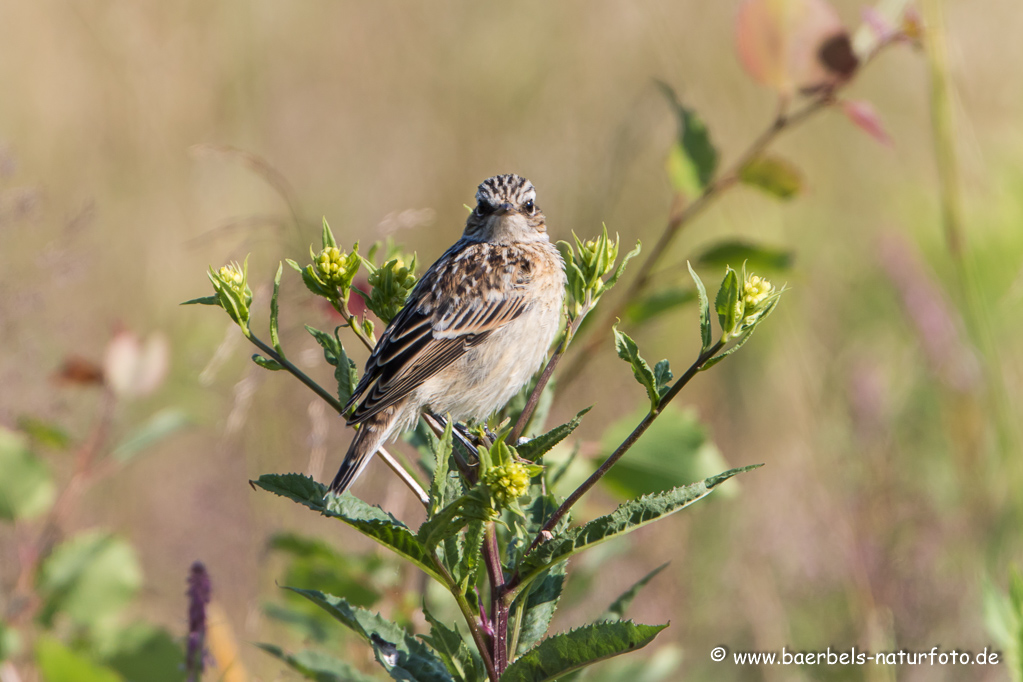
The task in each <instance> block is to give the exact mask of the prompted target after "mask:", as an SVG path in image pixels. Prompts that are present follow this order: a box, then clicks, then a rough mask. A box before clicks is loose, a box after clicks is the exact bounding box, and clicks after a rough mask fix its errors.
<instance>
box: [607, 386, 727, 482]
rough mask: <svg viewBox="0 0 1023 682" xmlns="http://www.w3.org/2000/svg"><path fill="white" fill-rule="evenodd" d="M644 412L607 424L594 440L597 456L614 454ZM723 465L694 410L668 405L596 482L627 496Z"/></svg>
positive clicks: (700, 475) (707, 473) (694, 478)
mask: <svg viewBox="0 0 1023 682" xmlns="http://www.w3.org/2000/svg"><path fill="white" fill-rule="evenodd" d="M645 416H646V411H645V410H637V411H635V412H631V413H626V414H624V415H622V417H621V418H619V419H617V420H616V421H614V422H613V423H611V424H610V425H609V426H608V427H607V428H606V429H605V431H604V435H603V437H602V438H601V440H600V447H601V454H602V456H607V455H609V454H611V453H612V452H614V450H615V449H616V448H617V447H618V444H619V443H621V442H622V441H624V440H625V439H626V438H628V436H629V434H630V433H632V431H633V430H634V429H635V428H636V424H637V423H639V421H640V420H641V419H642V418H643V417H645ZM727 466H728V465H727V463H726V462H725V461H724V458H723V457H722V456H721V453H720V452H719V451H718V449H717V447H715V445H714V443H713V442H712V441H711V440H710V438H709V437H708V436H707V429H706V428H705V427H704V425H703V424H701V423H700V420H699V419H698V418H697V416H696V412H695V411H693V410H691V409H680V408H678V407H676V406H675V405H674V404H669V405H666V406H665V407H664V410H663V413H662V414H661V416H660V417H659V418H658V419H657V420H656V421H654V423H653V424H651V425H650V428H648V429H647V431H646V433H644V434H643V437H642V438H640V439H639V440H638V441H637V442H636V444H635V445H633V446H632V449H631V450H629V454H628V455H627V456H626V457H623V458H622V459H620V460H619V461H618V462H617V463H616V464H615V465H614V466H613V467H612V468H611V470H610V471H608V472H607V475H606V476H604V478H603V481H602V482H603V483H604V484H605V485H606V486H607V487H608V488H609V489H610V490H611V491H612V492H613V493H615V494H616V495H618V496H620V497H622V498H625V499H631V498H634V497H639V496H641V495H648V494H650V493H657V492H661V491H663V490H669V489H671V488H675V487H678V486H682V485H685V484H686V483H689V482H691V481H698V480H701V479H704V478H706V477H708V476H711V475H713V474H715V473H717V472H719V471H722V470H723V469H725V468H727ZM728 492H729V490H728V489H726V490H724V491H722V492H721V493H720V494H727V493H728Z"/></svg>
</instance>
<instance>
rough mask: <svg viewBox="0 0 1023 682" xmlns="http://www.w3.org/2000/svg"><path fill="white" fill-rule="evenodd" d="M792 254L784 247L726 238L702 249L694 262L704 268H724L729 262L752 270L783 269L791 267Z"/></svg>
mask: <svg viewBox="0 0 1023 682" xmlns="http://www.w3.org/2000/svg"><path fill="white" fill-rule="evenodd" d="M793 260H794V255H793V252H792V251H789V250H786V249H777V248H771V247H768V246H763V245H761V244H752V243H750V242H748V241H743V240H739V239H727V240H724V241H720V242H717V243H716V244H713V245H712V246H709V247H707V248H706V249H704V250H703V251H702V252H701V253H700V254H699V255H698V256H697V257H696V259H695V262H696V263H697V264H698V265H700V266H702V267H706V268H724V267H727V266H728V265H729V263H745V264H746V266H747V267H749V268H751V269H753V270H759V271H762V270H768V271H771V270H774V271H783V270H788V269H789V268H791V267H792V261H793Z"/></svg>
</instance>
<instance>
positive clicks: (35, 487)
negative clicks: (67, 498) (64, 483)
mask: <svg viewBox="0 0 1023 682" xmlns="http://www.w3.org/2000/svg"><path fill="white" fill-rule="evenodd" d="M0 471H2V472H3V475H2V476H0V519H4V520H7V521H14V520H17V519H30V518H34V517H36V516H39V515H40V514H42V513H43V512H45V511H46V510H47V509H49V508H50V505H52V504H53V499H54V497H55V496H56V491H57V489H56V486H54V484H53V479H52V478H51V477H50V471H49V469H48V468H47V467H46V464H45V463H44V462H43V461H42V460H41V459H39V457H37V456H36V455H35V453H33V452H32V451H31V450H29V449H28V443H27V442H26V439H25V437H24V436H22V435H21V434H18V433H15V432H14V431H8V430H7V429H5V428H3V427H2V426H0Z"/></svg>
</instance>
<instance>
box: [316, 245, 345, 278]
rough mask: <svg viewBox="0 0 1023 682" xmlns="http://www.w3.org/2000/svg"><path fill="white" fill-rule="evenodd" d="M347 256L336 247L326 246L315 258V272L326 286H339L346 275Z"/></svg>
mask: <svg viewBox="0 0 1023 682" xmlns="http://www.w3.org/2000/svg"><path fill="white" fill-rule="evenodd" d="M346 261H347V254H345V253H344V252H343V251H342V250H341V249H339V248H337V247H336V246H328V247H327V248H325V249H323V250H322V251H320V253H319V255H318V256H316V272H317V274H318V275H319V276H320V279H321V280H323V281H324V283H326V284H333V285H334V286H339V285H340V284H342V283H343V282H344V281H345V275H346V274H347V268H346V265H347V263H346Z"/></svg>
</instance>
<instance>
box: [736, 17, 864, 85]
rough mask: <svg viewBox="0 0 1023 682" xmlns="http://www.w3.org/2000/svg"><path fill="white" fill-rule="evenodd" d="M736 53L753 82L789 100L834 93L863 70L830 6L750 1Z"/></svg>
mask: <svg viewBox="0 0 1023 682" xmlns="http://www.w3.org/2000/svg"><path fill="white" fill-rule="evenodd" d="M736 47H737V49H738V52H739V58H740V60H741V61H742V64H743V66H744V67H745V68H746V71H747V72H749V74H750V75H751V76H752V77H753V78H754V80H756V81H758V82H760V83H763V84H764V85H767V86H769V87H771V88H774V89H775V90H777V91H778V92H779V93H780V94H782V95H786V96H787V95H792V94H794V93H796V92H813V91H817V90H821V89H826V88H834V87H835V86H837V85H839V84H841V83H842V82H844V81H845V80H847V79H848V78H849V77H850V76H851V75H852V74H853V73H854V72H855V70H856V67H857V66H858V65H859V60H858V59H857V58H856V57H855V55H854V54H853V51H852V48H851V45H850V43H849V36H848V33H847V32H846V30H845V28H844V27H843V26H842V22H841V20H840V19H839V17H838V13H837V12H836V11H835V9H834V8H833V7H832V6H831V5H830V4H829V3H828V2H827V0H745V1H744V2H743V4H742V5H741V6H740V7H739V14H738V16H737V17H736Z"/></svg>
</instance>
